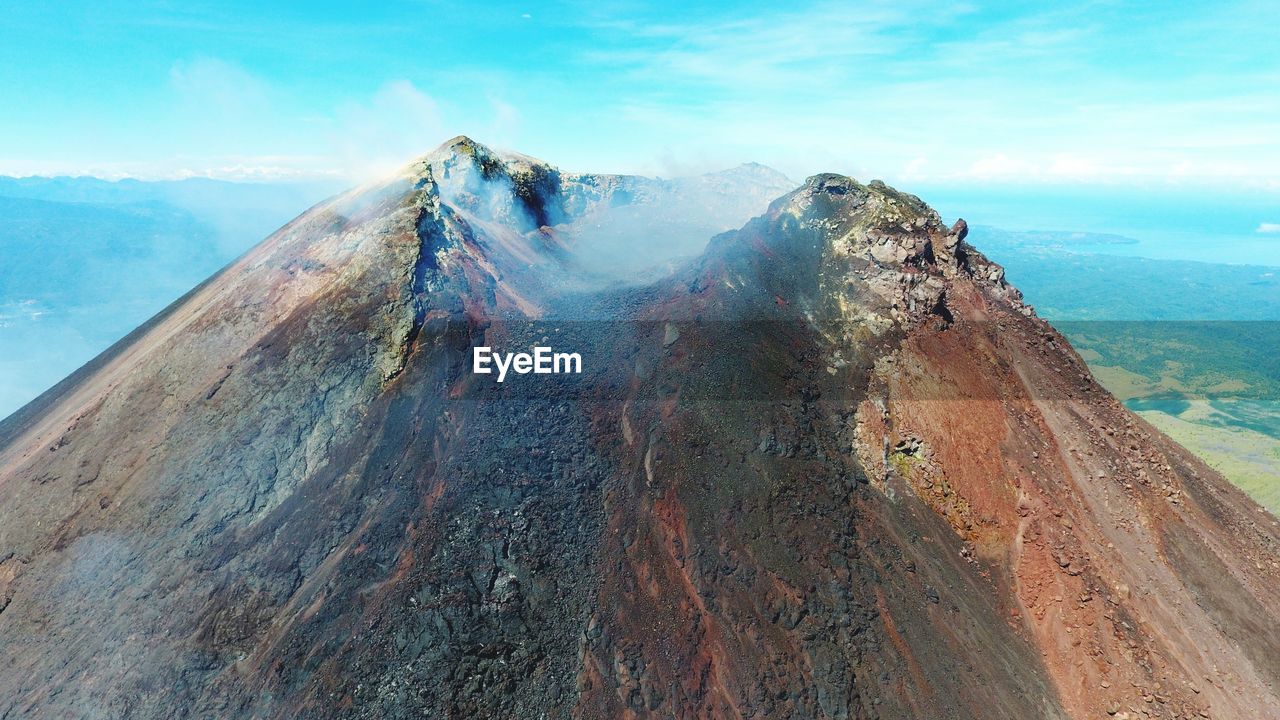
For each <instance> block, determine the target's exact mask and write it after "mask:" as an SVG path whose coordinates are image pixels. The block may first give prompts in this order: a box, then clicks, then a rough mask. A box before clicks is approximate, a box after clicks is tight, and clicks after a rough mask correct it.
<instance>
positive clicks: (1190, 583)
mask: <svg viewBox="0 0 1280 720" xmlns="http://www.w3.org/2000/svg"><path fill="white" fill-rule="evenodd" d="M751 216H755V217H754V218H753V219H750V220H749V221H747V220H746V218H749V217H751ZM743 222H745V224H743ZM738 226H740V227H738ZM733 227H738V229H731V228H733ZM965 234H966V228H965V226H964V223H963V221H961V222H958V223H956V224H955V225H953V226H949V227H948V226H945V225H943V224H942V223H941V221H940V220H939V217H938V215H937V214H936V213H934V212H933V211H932V210H930V209H929V208H928V207H927V206H925V205H924V204H923V203H922V202H921V201H920V200H919V199H918V198H916V197H914V196H911V195H907V194H904V193H901V192H898V191H896V190H894V189H892V188H889V187H887V186H885V185H884V184H882V183H879V182H872V183H869V184H865V185H864V184H861V183H858V182H856V181H854V180H852V179H850V178H847V177H843V176H839V175H830V174H828V175H818V176H815V177H811V178H809V179H808V180H807V181H806V182H804V183H803V184H802V185H801V186H799V187H798V188H797V187H793V186H791V185H790V184H789V183H787V182H786V181H785V178H781V177H780V176H777V175H776V174H773V173H771V172H770V171H767V170H766V169H763V168H759V167H758V166H744V167H743V168H739V169H738V170H736V171H731V172H729V173H724V174H719V175H714V176H707V177H705V178H703V179H699V180H696V181H658V180H651V179H645V178H637V177H626V176H609V175H577V174H572V173H568V172H563V171H560V170H559V169H557V168H555V167H553V166H551V165H548V164H546V163H544V162H541V161H539V160H535V159H533V158H529V157H525V156H521V155H515V154H503V153H497V152H494V151H492V150H489V149H488V148H485V147H484V146H482V145H479V144H477V143H475V142H473V141H471V140H469V139H466V138H457V139H455V140H452V141H450V142H449V143H446V144H445V145H444V146H442V147H441V148H440V149H439V150H437V151H435V152H434V153H432V154H430V155H428V156H426V157H425V158H423V159H421V160H419V161H417V162H415V163H413V164H411V165H410V166H408V167H407V168H406V169H405V170H404V171H403V172H402V173H401V174H399V175H398V176H396V177H393V178H390V179H388V180H387V181H385V182H382V183H378V184H374V185H370V186H367V187H363V188H358V189H356V190H353V191H350V192H348V193H345V194H343V195H340V196H338V197H336V198H334V199H332V200H330V201H327V202H325V203H322V204H321V205H319V206H317V207H315V208H313V209H312V210H310V211H309V212H307V213H306V214H304V215H302V216H301V217H299V218H298V219H296V220H294V221H293V222H292V223H290V224H289V225H287V226H286V227H284V228H282V229H281V230H279V231H278V232H276V233H275V234H274V235H272V236H271V237H270V238H268V239H267V240H266V241H264V242H263V243H262V244H261V245H259V246H258V247H257V248H256V249H254V250H253V251H251V252H250V253H248V254H247V255H245V256H244V257H243V258H241V259H240V260H239V261H237V262H236V263H234V264H233V265H231V266H230V267H228V268H227V269H225V270H224V271H222V272H221V273H219V274H218V275H216V276H215V277H213V278H211V279H210V280H209V281H207V282H206V283H204V284H203V285H201V286H200V287H198V288H196V289H195V290H193V291H192V292H191V293H189V294H188V295H187V296H186V297H184V298H183V299H182V300H180V301H179V302H178V303H176V304H175V305H173V306H172V307H170V308H169V309H168V310H166V311H165V312H164V313H162V314H161V315H159V316H157V317H156V318H154V319H153V320H151V321H150V322H149V323H147V324H146V325H144V326H142V327H141V328H139V329H138V330H136V331H135V332H134V333H133V334H131V335H130V336H129V337H127V338H125V339H124V340H123V341H121V342H120V343H119V344H117V345H116V346H115V347H113V348H112V349H111V350H109V351H108V352H107V353H105V354H104V355H102V356H101V357H99V358H98V359H96V360H95V361H94V362H92V363H91V364H90V365H88V366H86V367H85V368H83V369H82V370H81V371H79V372H78V373H76V374H74V375H72V376H71V377H69V378H68V379H67V380H65V381H64V382H63V383H61V384H60V385H58V386H57V387H55V388H54V389H53V390H51V391H49V392H48V393H46V394H45V395H44V396H42V397H41V398H39V399H38V400H36V401H35V402H33V403H32V404H31V405H28V406H27V407H26V408H24V409H23V410H21V411H19V412H18V413H16V414H15V415H14V416H12V417H11V418H10V419H9V420H7V421H5V422H4V423H3V424H0V662H2V663H3V668H4V672H3V673H2V674H0V716H4V717H9V716H12V717H50V718H53V717H58V718H61V717H106V718H116V717H120V718H124V717H144V718H151V717H157V718H158V717H174V716H189V717H242V716H243V717H279V718H300V717H315V718H326V717H344V718H346V717H350V718H398V717H438V718H485V717H494V718H517V717H518V718H537V717H547V718H591V719H594V718H645V717H654V718H669V717H678V718H747V717H761V718H886V719H887V718H984V719H985V718H1096V717H1108V716H1110V717H1118V718H1124V717H1129V718H1136V717H1156V718H1186V717H1197V716H1198V717H1212V718H1261V717H1271V716H1280V694H1278V691H1277V687H1278V683H1280V624H1278V623H1277V622H1276V619H1277V618H1278V617H1280V563H1278V562H1277V558H1278V553H1280V528H1278V527H1277V522H1276V520H1275V518H1273V517H1272V516H1270V515H1268V514H1267V513H1266V512H1265V511H1263V510H1261V509H1260V508H1258V507H1257V506H1256V505H1255V504H1253V503H1252V502H1250V501H1249V500H1248V499H1246V498H1245V496H1244V495H1243V494H1242V493H1241V492H1240V491H1238V490H1237V489H1235V488H1234V487H1232V486H1231V485H1230V484H1228V483H1227V482H1225V481H1224V480H1223V479H1222V478H1221V477H1220V476H1218V475H1217V474H1216V473H1215V472H1213V471H1212V470H1210V469H1209V468H1207V467H1206V466H1204V465H1203V464H1202V463H1200V462H1199V461H1197V460H1196V459H1195V458H1194V457H1192V456H1191V455H1189V454H1188V453H1187V452H1185V451H1184V450H1182V449H1181V448H1180V447H1178V446H1177V445H1176V444H1174V443H1172V442H1171V441H1169V440H1168V439H1166V438H1165V437H1164V436H1162V435H1161V434H1160V433H1159V432H1157V431H1155V430H1154V429H1153V428H1152V427H1150V426H1149V425H1147V424H1146V423H1144V422H1143V421H1142V420H1141V419H1140V418H1138V417H1137V416H1135V415H1133V414H1132V413H1130V412H1129V411H1128V410H1126V409H1125V408H1124V407H1123V406H1122V405H1120V404H1119V403H1118V402H1117V401H1116V400H1115V399H1114V398H1112V397H1111V396H1110V395H1108V394H1107V393H1106V392H1105V391H1104V390H1102V389H1101V388H1100V387H1099V386H1098V385H1097V383H1096V382H1095V381H1094V380H1093V378H1092V376H1091V375H1090V373H1089V371H1088V369H1087V368H1086V366H1085V365H1084V363H1083V362H1082V361H1081V359H1080V358H1079V357H1078V356H1077V355H1076V353H1075V352H1074V351H1072V349H1071V348H1070V346H1069V345H1068V344H1067V342H1066V341H1065V340H1064V339H1063V338H1062V336H1061V335H1059V334H1058V333H1057V332H1055V331H1054V330H1053V329H1052V328H1050V327H1049V326H1048V325H1047V324H1046V323H1044V322H1043V321H1041V320H1040V319H1039V318H1037V317H1036V315H1035V313H1034V311H1033V310H1032V309H1031V308H1030V307H1028V306H1026V305H1025V304H1024V303H1023V302H1022V300H1021V296H1020V294H1019V293H1018V291H1017V290H1016V289H1014V288H1013V287H1011V286H1010V285H1009V284H1008V283H1006V282H1005V280H1004V276H1003V271H1002V269H1001V268H1000V267H999V266H998V265H996V264H994V263H992V262H990V261H989V260H987V259H986V258H985V257H984V256H983V255H982V254H981V253H979V252H978V251H977V250H976V249H974V248H973V247H972V246H971V245H969V243H967V242H966V241H965ZM480 346H486V347H492V348H494V349H495V350H496V351H502V352H518V351H522V352H529V351H530V350H531V349H532V348H533V347H535V346H548V347H552V348H554V349H555V350H556V351H564V352H575V353H580V354H581V356H582V373H581V374H572V375H525V376H514V377H511V376H509V377H508V378H507V379H506V381H505V382H503V383H497V382H496V381H495V377H494V376H493V375H491V374H490V375H486V374H476V373H473V372H472V369H473V368H472V349H473V348H475V347H480Z"/></svg>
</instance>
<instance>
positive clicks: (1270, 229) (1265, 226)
mask: <svg viewBox="0 0 1280 720" xmlns="http://www.w3.org/2000/svg"><path fill="white" fill-rule="evenodd" d="M1258 232H1260V233H1280V223H1269V222H1264V223H1262V224H1261V225H1259V226H1258Z"/></svg>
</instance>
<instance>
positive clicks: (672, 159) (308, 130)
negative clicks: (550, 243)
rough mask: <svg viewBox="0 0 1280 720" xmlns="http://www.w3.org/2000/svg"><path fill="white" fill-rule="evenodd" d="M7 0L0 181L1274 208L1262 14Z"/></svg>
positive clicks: (1201, 5) (1266, 31) (1276, 110)
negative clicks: (261, 182) (745, 164)
mask: <svg viewBox="0 0 1280 720" xmlns="http://www.w3.org/2000/svg"><path fill="white" fill-rule="evenodd" d="M5 5H6V7H5V8H4V11H3V12H4V21H3V23H2V24H0V106H3V107H4V111H3V112H0V174H17V175H25V174H54V173H63V174H94V175H100V176H108V177H116V176H122V175H130V176H138V177H148V178H155V177H176V176H183V175H192V174H194V175H210V176H215V177H226V178H251V177H269V178H289V177H298V176H313V175H336V176H342V177H350V178H356V179H358V178H363V177H366V176H369V175H371V174H374V173H378V172H382V171H385V170H387V169H389V168H391V167H394V166H395V165H397V164H399V163H401V162H403V161H405V160H407V159H409V158H411V157H412V156H414V155H417V154H420V153H421V152H424V151H426V150H429V149H430V148H431V147H433V146H434V145H436V144H437V143H439V142H440V141H441V140H443V139H445V138H447V137H449V136H451V135H454V134H459V133H465V134H469V135H472V136H474V137H476V138H477V139H480V140H481V141H485V142H489V143H491V144H494V145H498V146H502V147H510V148H518V149H520V150H522V151H524V152H527V153H529V154H533V155H538V156H541V157H545V158H548V159H550V160H552V161H554V162H556V163H557V164H559V165H560V166H562V167H565V168H569V169H575V170H601V171H603V170H608V171H626V172H643V173H648V174H661V175H674V174H682V173H687V172H694V171H700V170H705V169H710V168H716V167H721V166H725V165H732V164H736V163H738V162H742V161H744V160H756V161H760V162H764V163H767V164H770V165H773V166H775V167H778V168H780V169H782V170H783V171H785V172H787V173H788V174H790V175H791V176H793V177H803V176H805V175H806V174H810V173H813V172H816V171H820V170H835V171H840V172H845V173H849V174H853V175H855V176H857V177H861V178H869V177H883V178H886V179H888V180H890V181H892V182H897V183H900V184H903V185H908V186H910V185H912V184H917V185H951V186H968V185H972V184H1016V185H1023V184H1027V183H1040V184H1047V185H1061V184H1071V183H1105V184H1120V185H1131V186H1143V187H1146V186H1165V185H1178V186H1204V185H1209V186H1213V187H1215V188H1222V189H1225V190H1230V189H1232V188H1242V189H1249V190H1251V191H1261V192H1275V193H1280V172H1278V171H1277V168H1280V52H1277V50H1276V48H1277V47H1280V3H1276V2H1230V1H1228V2H1179V3H1168V2H1160V3H1156V2H1151V3H1110V2H1096V3H1075V4H1071V5H1070V6H1067V7H1058V6H1057V4H1056V3H1022V2H1019V3H1003V4H996V3H972V4H949V6H947V7H945V8H944V7H939V5H940V4H937V3H924V2H914V0H894V1H893V2H864V3H815V4H785V5H784V4H779V3H747V2H738V3H715V4H707V5H703V6H702V7H700V8H698V9H694V10H691V9H688V8H685V7H683V5H684V4H683V3H670V4H667V5H665V6H663V5H660V4H650V5H640V4H626V3H621V4H614V3H610V4H608V5H609V8H608V9H605V8H603V7H600V5H602V4H600V3H552V4H542V3H524V4H516V5H512V4H505V3H496V4H487V5H485V6H484V7H463V6H458V5H452V4H438V3H431V2H384V3H370V4H368V5H369V6H368V7H362V8H359V9H352V8H350V7H347V6H346V4H345V3H326V2H313V3H305V4H302V3H300V4H297V5H291V4H269V3H264V2H261V0H257V1H255V2H220V3H208V4H202V3H196V2H190V3H189V2H182V3H168V2H128V3H117V2H86V3H77V2H65V3H58V4H57V7H54V6H53V5H52V4H48V5H46V4H44V3H20V2H8V3H5ZM1266 220H1268V221H1271V220H1275V221H1277V222H1280V218H1266ZM1277 229H1278V230H1280V228H1277Z"/></svg>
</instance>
